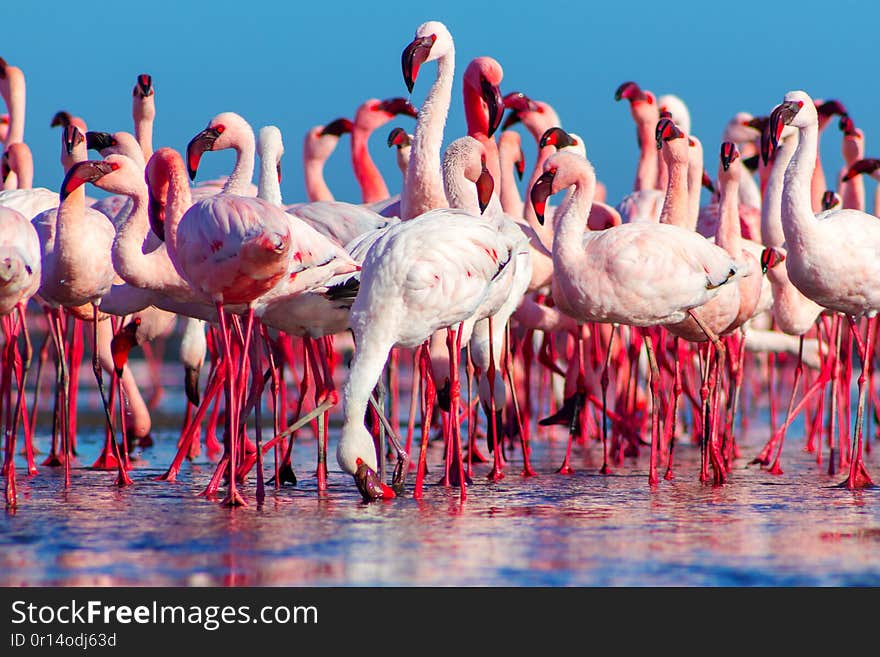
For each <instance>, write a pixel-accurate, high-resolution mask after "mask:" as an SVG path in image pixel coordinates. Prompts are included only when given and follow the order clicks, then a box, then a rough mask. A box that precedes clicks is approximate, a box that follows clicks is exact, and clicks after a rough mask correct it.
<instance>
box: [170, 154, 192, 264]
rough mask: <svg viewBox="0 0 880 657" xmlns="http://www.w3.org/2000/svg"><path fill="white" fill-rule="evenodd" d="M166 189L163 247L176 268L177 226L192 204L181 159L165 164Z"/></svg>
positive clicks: (190, 192)
mask: <svg viewBox="0 0 880 657" xmlns="http://www.w3.org/2000/svg"><path fill="white" fill-rule="evenodd" d="M167 167H168V170H167V175H168V190H167V192H166V193H165V249H166V251H167V253H168V257H169V258H170V259H171V262H172V263H174V266H175V269H176V268H177V264H176V262H177V227H178V226H179V225H180V220H181V218H183V215H184V213H185V212H186V211H187V210H189V208H190V206H191V205H192V191H191V190H190V186H189V183H188V182H187V177H186V171H185V169H184V167H183V160H180V159H177V160H174V161H171V162H169V163H168V164H167ZM178 271H179V270H178Z"/></svg>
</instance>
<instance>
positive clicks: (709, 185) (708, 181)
mask: <svg viewBox="0 0 880 657" xmlns="http://www.w3.org/2000/svg"><path fill="white" fill-rule="evenodd" d="M724 170H725V171H727V168H726V167H725V169H724ZM702 184H703V187H705V188H706V189H708V190H709V193H710V194H714V193H715V185H714V184H712V179H711V178H710V177H709V174H708V173H706V170H705V169H703V181H702Z"/></svg>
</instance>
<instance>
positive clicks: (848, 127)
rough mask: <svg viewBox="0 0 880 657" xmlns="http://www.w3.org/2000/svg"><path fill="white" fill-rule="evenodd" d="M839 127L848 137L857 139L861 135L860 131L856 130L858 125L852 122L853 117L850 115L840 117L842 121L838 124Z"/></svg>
mask: <svg viewBox="0 0 880 657" xmlns="http://www.w3.org/2000/svg"><path fill="white" fill-rule="evenodd" d="M837 127H838V128H840V131H841V132H842V133H843V134H844V136H846V137H855V136H858V135H859V129H858V128H856V123H855V121H853V120H852V117H851V116H850V115H849V114H841V115H840V121H838V122H837Z"/></svg>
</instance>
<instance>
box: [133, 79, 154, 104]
mask: <svg viewBox="0 0 880 657" xmlns="http://www.w3.org/2000/svg"><path fill="white" fill-rule="evenodd" d="M134 92H135V93H136V94H138V95H139V96H140V97H141V98H146V97H147V96H152V95H153V76H151V75H149V74H147V73H141V74H140V75H139V76H138V77H137V83H136V84H135V86H134Z"/></svg>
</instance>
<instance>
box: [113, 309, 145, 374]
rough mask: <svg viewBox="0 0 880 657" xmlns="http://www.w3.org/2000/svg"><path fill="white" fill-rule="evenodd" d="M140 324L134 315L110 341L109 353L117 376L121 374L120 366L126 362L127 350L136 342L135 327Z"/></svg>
mask: <svg viewBox="0 0 880 657" xmlns="http://www.w3.org/2000/svg"><path fill="white" fill-rule="evenodd" d="M140 325H141V320H140V318H139V317H135V318H134V319H133V320H132V321H130V322H129V323H128V324H126V325H125V326H123V327H122V330H120V331H119V332H118V333H117V334H116V335H114V336H113V339H112V340H111V341H110V354H111V355H112V357H113V368H114V369H115V370H116V375H117V376H122V368H124V367H125V363H126V362H128V352H130V351H131V348H132V347H134V346H136V345H137V343H138V339H137V329H138V326H140Z"/></svg>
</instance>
